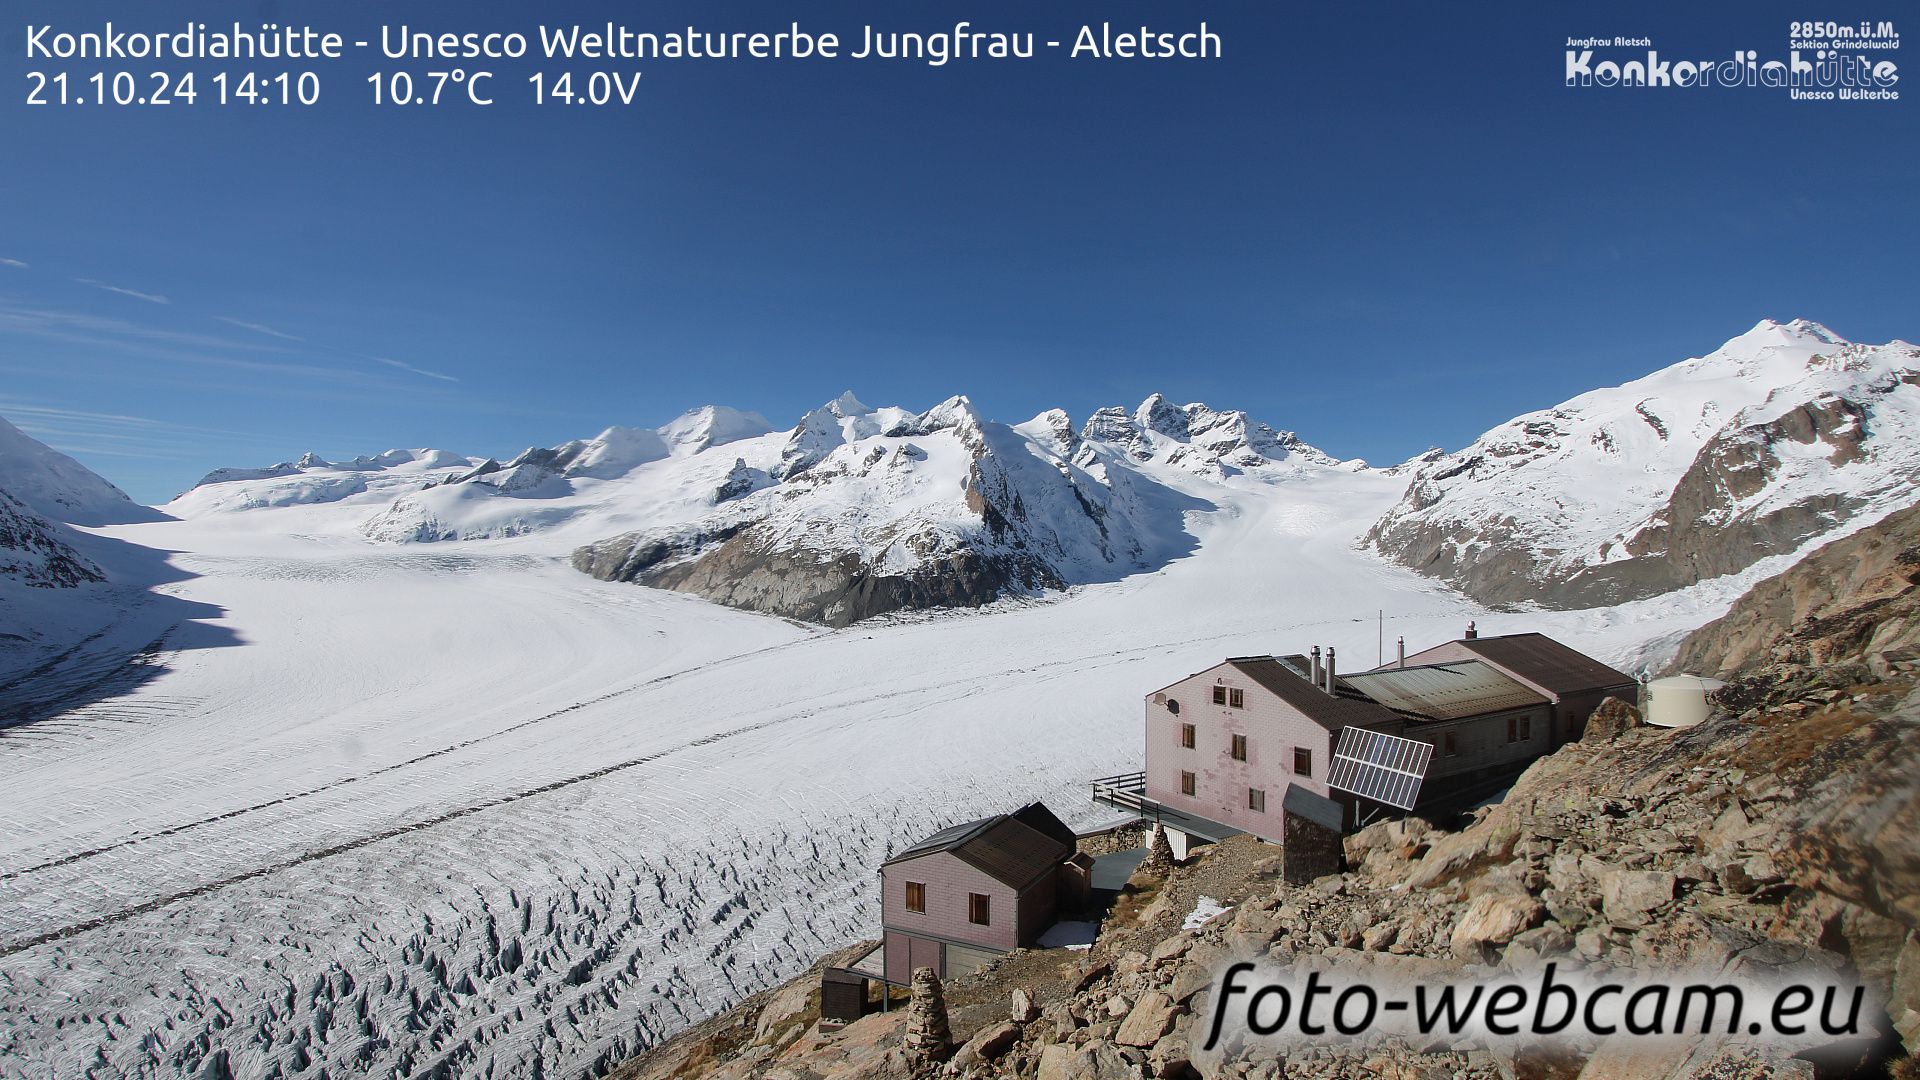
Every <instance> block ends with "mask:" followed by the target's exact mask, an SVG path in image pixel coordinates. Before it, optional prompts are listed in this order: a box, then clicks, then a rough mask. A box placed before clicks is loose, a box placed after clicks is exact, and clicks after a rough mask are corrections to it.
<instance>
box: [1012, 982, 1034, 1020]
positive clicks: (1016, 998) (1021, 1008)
mask: <svg viewBox="0 0 1920 1080" xmlns="http://www.w3.org/2000/svg"><path fill="white" fill-rule="evenodd" d="M1012 1014H1013V1021H1014V1023H1016V1024H1027V1023H1032V1022H1033V1020H1034V1018H1035V1017H1038V1016H1039V1015H1040V1006H1038V1005H1035V1004H1034V1003H1033V994H1032V993H1030V992H1029V991H1028V990H1027V988H1026V987H1024V986H1016V987H1014V990H1013V1007H1012Z"/></svg>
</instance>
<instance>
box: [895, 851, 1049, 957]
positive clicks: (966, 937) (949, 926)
mask: <svg viewBox="0 0 1920 1080" xmlns="http://www.w3.org/2000/svg"><path fill="white" fill-rule="evenodd" d="M909 881H918V882H921V883H923V884H924V885H926V887H927V910H926V913H925V914H920V913H918V912H913V911H908V910H907V888H906V883H907V882H909ZM880 884H881V888H882V890H883V891H884V895H883V896H882V898H881V905H880V923H881V925H882V926H884V927H886V928H887V929H889V930H903V931H906V932H907V933H918V934H927V935H930V936H932V937H936V938H947V939H950V940H953V941H964V942H968V943H970V944H975V945H982V946H985V947H987V948H990V949H997V950H999V951H1001V952H1006V951H1008V950H1010V949H1014V948H1018V947H1019V945H1020V940H1019V915H1020V911H1019V908H1020V905H1019V902H1018V901H1019V897H1017V896H1015V895H1014V892H1013V890H1012V889H1011V888H1008V887H1007V886H1005V885H1002V884H1001V883H1000V882H998V881H995V880H994V879H992V878H990V877H988V876H987V875H986V874H983V873H981V872H980V871H979V870H976V869H974V868H973V867H971V866H969V865H967V864H966V863H964V862H961V861H960V860H959V859H957V858H955V857H954V856H953V854H952V853H951V852H946V851H936V852H933V853H932V854H929V855H922V856H920V857H919V858H917V859H911V860H909V861H907V862H902V863H893V864H891V865H888V866H886V867H884V868H882V870H881V872H880ZM1046 885H1047V887H1048V888H1049V889H1051V888H1052V887H1053V882H1052V880H1051V879H1048V880H1047V882H1046ZM969 893H985V894H986V895H988V896H990V897H992V898H993V901H992V908H993V912H992V915H993V922H992V924H991V925H988V926H980V925H978V924H976V923H973V922H970V921H968V919H967V895H968V894H969Z"/></svg>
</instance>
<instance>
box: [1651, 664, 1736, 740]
mask: <svg viewBox="0 0 1920 1080" xmlns="http://www.w3.org/2000/svg"><path fill="white" fill-rule="evenodd" d="M1725 685H1727V684H1726V683H1723V682H1721V681H1720V680H1719V679H1706V678H1702V677H1700V676H1698V675H1669V676H1667V677H1666V678H1664V679H1655V680H1653V681H1652V682H1650V683H1648V684H1647V723H1649V724H1652V725H1654V726H1655V727H1669V728H1681V727H1692V726H1694V725H1695V724H1698V723H1699V722H1700V721H1702V720H1705V719H1706V718H1707V695H1708V694H1711V693H1713V692H1714V691H1715V690H1718V689H1720V688H1721V687H1723V686H1725Z"/></svg>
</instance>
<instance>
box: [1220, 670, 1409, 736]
mask: <svg viewBox="0 0 1920 1080" xmlns="http://www.w3.org/2000/svg"><path fill="white" fill-rule="evenodd" d="M1297 659H1299V658H1298V657H1287V658H1285V659H1284V660H1283V659H1281V658H1279V657H1273V656H1243V657H1239V658H1237V659H1233V660H1229V661H1227V663H1228V664H1231V665H1232V666H1233V668H1234V670H1236V671H1238V672H1240V674H1242V675H1245V676H1246V677H1247V678H1249V679H1252V680H1253V681H1254V682H1257V683H1259V684H1260V685H1261V686H1262V687H1264V688H1266V689H1267V690H1270V691H1272V692H1273V694H1274V696H1275V697H1278V698H1279V699H1280V700H1281V701H1284V702H1286V703H1287V704H1289V705H1291V706H1293V707H1294V708H1296V709H1298V710H1300V712H1301V713H1302V714H1304V715H1305V716H1306V717H1307V719H1309V720H1312V721H1313V722H1314V723H1316V724H1319V725H1320V726H1321V727H1323V728H1326V729H1327V730H1328V731H1338V730H1340V729H1341V728H1343V727H1348V726H1355V725H1357V726H1359V727H1379V726H1381V725H1387V726H1393V725H1397V724H1398V723H1399V722H1400V717H1399V714H1397V713H1395V712H1394V711H1393V710H1392V709H1389V708H1387V707H1385V706H1383V705H1381V704H1379V703H1378V702H1375V701H1371V700H1369V699H1368V698H1366V697H1365V696H1364V695H1362V694H1361V693H1360V692H1359V691H1357V690H1354V689H1352V688H1350V687H1347V686H1345V685H1344V680H1339V679H1336V680H1335V683H1336V685H1338V686H1339V688H1340V690H1341V691H1342V692H1341V693H1339V694H1329V693H1327V692H1326V691H1325V690H1322V689H1320V688H1319V687H1317V686H1315V685H1313V682H1312V681H1311V680H1310V679H1308V678H1307V677H1306V676H1305V675H1303V674H1301V673H1300V671H1299V670H1298V669H1297V668H1295V667H1294V666H1293V664H1292V663H1290V662H1289V661H1293V660H1297Z"/></svg>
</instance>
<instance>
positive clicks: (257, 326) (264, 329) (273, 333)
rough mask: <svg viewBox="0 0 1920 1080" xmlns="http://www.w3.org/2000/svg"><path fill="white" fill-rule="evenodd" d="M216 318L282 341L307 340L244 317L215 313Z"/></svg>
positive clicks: (229, 324) (230, 324)
mask: <svg viewBox="0 0 1920 1080" xmlns="http://www.w3.org/2000/svg"><path fill="white" fill-rule="evenodd" d="M214 319H215V320H216V321H218V322H223V323H226V324H227V325H228V326H237V327H239V328H240V329H242V330H251V331H253V332H254V333H256V334H265V335H267V336H268V337H277V338H279V339H280V340H282V341H305V340H307V339H306V338H303V337H296V336H294V335H293V334H289V333H287V332H286V331H284V330H275V329H274V328H273V327H271V326H268V325H266V324H265V323H257V322H247V321H246V320H244V319H231V318H228V317H227V316H225V315H215V316H214Z"/></svg>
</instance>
